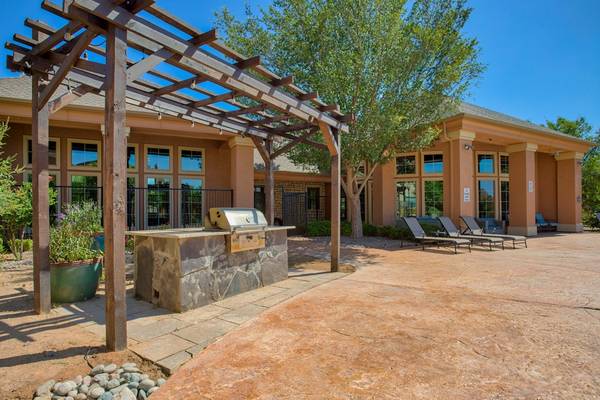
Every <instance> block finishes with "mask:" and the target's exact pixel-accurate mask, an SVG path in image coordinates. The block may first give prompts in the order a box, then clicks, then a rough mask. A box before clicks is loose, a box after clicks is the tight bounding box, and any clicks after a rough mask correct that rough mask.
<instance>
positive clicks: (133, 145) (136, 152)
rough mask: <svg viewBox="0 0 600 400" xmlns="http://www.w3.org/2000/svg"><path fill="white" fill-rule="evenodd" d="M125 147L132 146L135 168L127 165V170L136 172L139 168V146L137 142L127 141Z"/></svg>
mask: <svg viewBox="0 0 600 400" xmlns="http://www.w3.org/2000/svg"><path fill="white" fill-rule="evenodd" d="M127 147H133V148H134V149H135V168H129V167H127V172H128V173H129V172H138V171H139V170H140V161H141V157H140V147H139V146H138V144H137V143H127Z"/></svg>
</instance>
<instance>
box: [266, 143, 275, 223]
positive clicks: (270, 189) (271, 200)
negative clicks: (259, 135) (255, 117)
mask: <svg viewBox="0 0 600 400" xmlns="http://www.w3.org/2000/svg"><path fill="white" fill-rule="evenodd" d="M265 148H266V152H267V154H268V155H269V158H268V159H266V160H264V162H265V212H266V217H267V222H268V223H269V225H274V224H275V173H274V163H273V158H271V156H270V155H271V154H272V151H273V140H272V139H267V140H265Z"/></svg>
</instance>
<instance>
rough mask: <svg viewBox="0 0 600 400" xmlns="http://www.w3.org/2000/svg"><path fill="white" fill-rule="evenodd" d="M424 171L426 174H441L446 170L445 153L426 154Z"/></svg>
mask: <svg viewBox="0 0 600 400" xmlns="http://www.w3.org/2000/svg"><path fill="white" fill-rule="evenodd" d="M423 171H424V172H425V173H426V174H441V173H443V172H444V155H443V154H425V155H424V156H423Z"/></svg>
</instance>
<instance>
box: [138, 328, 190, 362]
mask: <svg viewBox="0 0 600 400" xmlns="http://www.w3.org/2000/svg"><path fill="white" fill-rule="evenodd" d="M194 344H195V343H193V342H190V341H189V340H185V339H183V338H181V337H179V336H175V335H173V334H172V333H169V334H168V335H164V336H161V337H158V338H154V339H151V340H148V341H146V342H141V343H139V344H137V345H135V346H133V347H131V350H132V351H133V352H135V353H137V354H139V355H140V356H141V357H144V358H145V359H147V360H150V361H153V362H157V361H160V360H162V359H164V358H167V357H169V356H172V355H173V354H176V353H179V352H180V351H184V350H185V349H189V348H190V347H192V346H194Z"/></svg>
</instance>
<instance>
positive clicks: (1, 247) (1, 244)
mask: <svg viewBox="0 0 600 400" xmlns="http://www.w3.org/2000/svg"><path fill="white" fill-rule="evenodd" d="M5 252H6V250H4V240H2V238H0V254H4V253H5Z"/></svg>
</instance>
